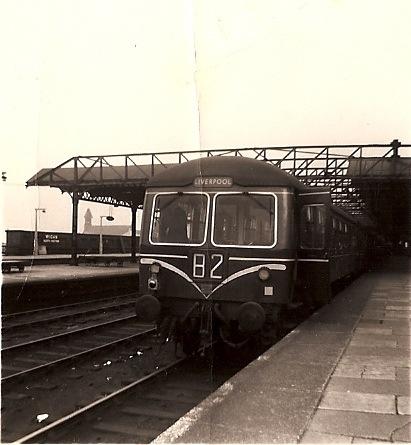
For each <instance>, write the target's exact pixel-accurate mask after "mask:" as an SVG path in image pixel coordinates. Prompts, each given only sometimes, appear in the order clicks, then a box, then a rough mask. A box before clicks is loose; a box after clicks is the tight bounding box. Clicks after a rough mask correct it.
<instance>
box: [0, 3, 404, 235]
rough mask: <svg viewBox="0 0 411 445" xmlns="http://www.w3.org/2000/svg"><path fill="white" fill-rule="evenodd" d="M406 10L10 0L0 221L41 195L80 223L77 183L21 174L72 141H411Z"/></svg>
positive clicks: (59, 157)
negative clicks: (72, 186) (39, 183)
mask: <svg viewBox="0 0 411 445" xmlns="http://www.w3.org/2000/svg"><path fill="white" fill-rule="evenodd" d="M410 23H411V1H409V0H310V1H303V0H294V1H290V0H284V1H280V0H192V1H190V0H150V1H149V0H144V1H140V0H132V1H128V0H121V1H118V0H77V1H76V0H36V1H33V0H27V1H20V0H0V50H1V51H0V54H1V57H2V59H1V70H0V81H1V82H0V93H1V100H0V146H1V151H2V155H1V156H2V163H1V170H2V171H7V182H6V183H2V184H1V185H2V187H1V188H2V195H3V199H2V202H3V205H4V207H3V227H4V228H6V229H26V230H29V229H33V224H34V208H35V207H37V206H39V205H40V206H43V207H46V208H47V213H46V214H45V215H42V218H41V225H40V228H41V229H44V230H61V231H70V229H71V216H70V215H71V202H70V199H69V197H68V196H67V195H61V193H60V192H58V191H55V190H49V189H48V188H39V189H36V188H30V189H25V187H24V184H25V182H26V180H27V179H29V178H30V177H31V176H33V175H34V174H35V173H36V172H37V171H38V170H40V169H41V168H44V167H54V166H56V165H57V164H59V163H61V162H63V161H64V160H66V159H68V158H70V157H72V156H76V155H86V154H89V155H97V154H110V153H112V154H115V153H126V152H130V153H138V152H153V151H159V152H161V151H170V150H180V149H187V150H190V149H198V148H204V149H206V148H225V147H246V146H254V147H255V146H275V145H298V144H301V145H307V144H357V143H358V144H360V143H390V142H391V141H392V140H393V139H400V140H401V141H402V142H403V143H411V87H410V79H411V61H410V54H411V33H410V30H409V25H410ZM87 207H90V208H91V209H92V212H93V214H94V217H95V220H94V221H93V222H94V223H95V224H97V223H98V216H99V215H103V214H105V213H106V212H107V209H106V208H104V207H103V206H97V205H94V204H90V203H82V204H81V206H80V230H82V226H83V219H82V218H83V214H84V212H85V210H86V208H87ZM129 213H130V212H129V211H128V210H122V209H117V208H116V209H114V216H115V217H116V221H117V222H118V223H119V224H125V223H128V222H129Z"/></svg>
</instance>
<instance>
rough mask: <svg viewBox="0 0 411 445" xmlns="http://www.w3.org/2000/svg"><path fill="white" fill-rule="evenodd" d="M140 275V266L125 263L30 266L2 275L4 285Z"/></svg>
mask: <svg viewBox="0 0 411 445" xmlns="http://www.w3.org/2000/svg"><path fill="white" fill-rule="evenodd" d="M134 273H138V264H136V263H124V266H122V267H117V266H105V265H104V264H99V265H92V266H91V265H87V266H86V265H83V264H82V265H80V266H70V265H67V264H49V265H28V266H26V267H25V269H24V272H11V273H4V274H2V278H3V285H6V286H7V285H9V284H15V283H21V284H28V283H39V282H48V281H52V282H58V281H67V280H85V279H91V278H96V277H99V276H101V277H107V276H118V275H130V274H134Z"/></svg>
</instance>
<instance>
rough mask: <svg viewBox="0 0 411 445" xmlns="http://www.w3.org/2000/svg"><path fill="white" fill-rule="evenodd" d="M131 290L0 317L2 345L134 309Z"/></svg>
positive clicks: (96, 320)
mask: <svg viewBox="0 0 411 445" xmlns="http://www.w3.org/2000/svg"><path fill="white" fill-rule="evenodd" d="M134 302H135V297H134V295H132V294H128V295H124V296H118V297H115V298H110V299H106V300H104V301H102V300H97V301H93V302H87V303H81V304H71V305H67V306H57V307H52V308H47V309H39V310H35V311H28V312H20V313H16V314H12V315H6V316H3V317H2V347H3V348H9V347H12V346H17V345H19V344H24V343H29V342H31V341H35V340H39V339H42V338H46V337H49V336H50V334H52V335H57V334H59V333H67V332H69V331H75V330H78V329H79V328H80V327H84V328H86V327H88V326H93V325H94V324H98V323H99V322H101V323H103V322H104V321H108V320H114V319H116V318H120V317H121V316H126V315H127V314H130V313H132V312H134V310H133V305H134Z"/></svg>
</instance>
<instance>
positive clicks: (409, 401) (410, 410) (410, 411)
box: [397, 396, 411, 415]
mask: <svg viewBox="0 0 411 445" xmlns="http://www.w3.org/2000/svg"><path fill="white" fill-rule="evenodd" d="M397 406H398V414H401V415H404V414H407V415H411V398H410V397H404V396H400V397H398V401H397Z"/></svg>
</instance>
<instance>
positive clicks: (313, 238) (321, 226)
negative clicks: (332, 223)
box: [300, 205, 326, 249]
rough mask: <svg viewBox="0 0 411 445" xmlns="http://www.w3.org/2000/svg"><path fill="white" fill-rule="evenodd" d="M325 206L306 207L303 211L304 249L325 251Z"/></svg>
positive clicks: (301, 236)
mask: <svg viewBox="0 0 411 445" xmlns="http://www.w3.org/2000/svg"><path fill="white" fill-rule="evenodd" d="M325 212H326V210H325V206H324V205H305V206H304V207H303V208H302V210H301V220H300V240H301V248H302V249H324V245H325V216H326V213H325Z"/></svg>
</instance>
